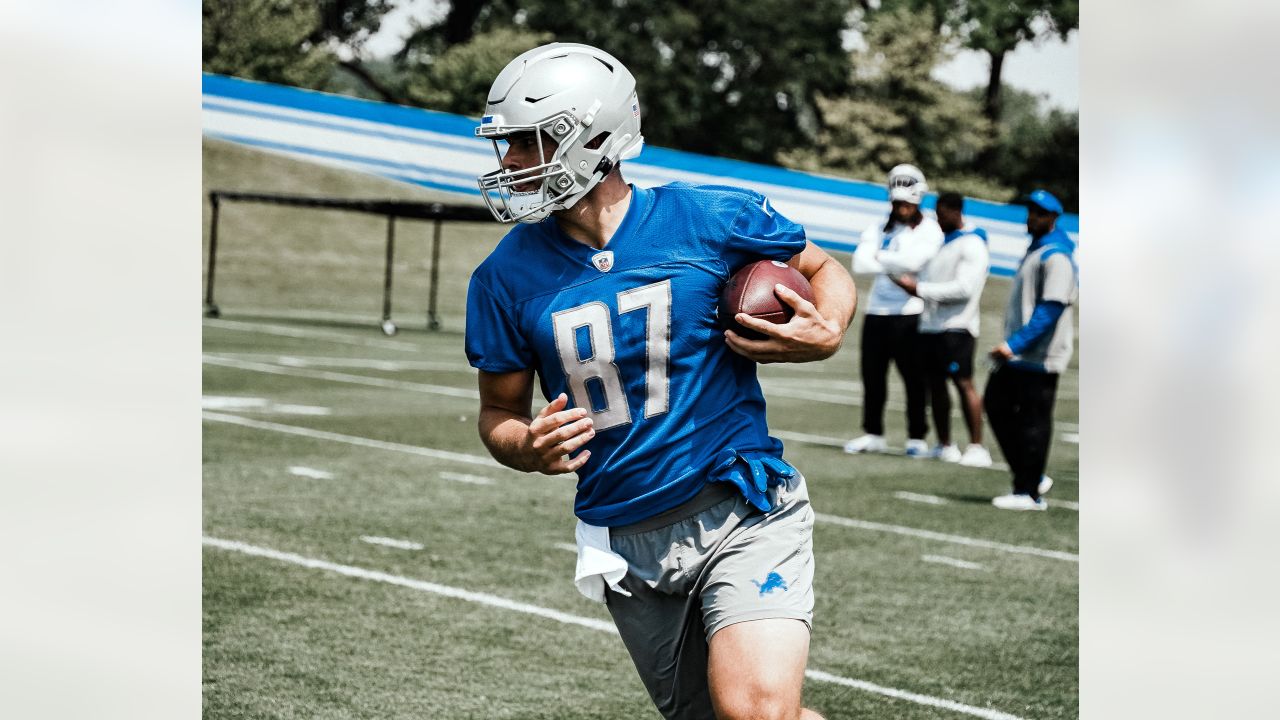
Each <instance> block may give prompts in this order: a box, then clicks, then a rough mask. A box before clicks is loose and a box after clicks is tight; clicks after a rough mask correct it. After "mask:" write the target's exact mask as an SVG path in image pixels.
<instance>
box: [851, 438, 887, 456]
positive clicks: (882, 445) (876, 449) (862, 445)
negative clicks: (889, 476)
mask: <svg viewBox="0 0 1280 720" xmlns="http://www.w3.org/2000/svg"><path fill="white" fill-rule="evenodd" d="M888 449H889V444H888V443H886V442H885V441H884V436H883V435H869V434H868V435H863V436H862V437H856V438H854V439H852V440H850V441H849V442H847V443H845V444H844V451H845V452H847V453H849V454H851V455H855V454H857V453H882V452H884V451H886V450H888Z"/></svg>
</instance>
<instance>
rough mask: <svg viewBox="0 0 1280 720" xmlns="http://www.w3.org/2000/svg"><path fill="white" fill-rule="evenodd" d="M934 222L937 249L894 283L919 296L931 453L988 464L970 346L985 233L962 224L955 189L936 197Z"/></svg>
mask: <svg viewBox="0 0 1280 720" xmlns="http://www.w3.org/2000/svg"><path fill="white" fill-rule="evenodd" d="M937 208H938V209H937V215H938V226H939V227H940V228H942V232H943V233H944V235H943V238H942V248H941V249H940V250H938V254H937V255H934V256H933V259H931V260H929V262H928V263H926V264H925V266H924V268H922V269H921V270H920V273H919V275H918V276H914V277H913V276H911V275H903V276H901V277H895V278H894V280H895V282H897V283H898V285H899V286H900V287H901V288H902V289H903V290H906V291H907V292H908V293H910V294H911V295H914V296H916V297H918V298H920V299H921V300H923V301H924V312H923V313H921V315H920V345H921V351H922V362H923V364H924V374H925V378H926V380H927V383H928V386H929V397H930V399H931V401H932V405H933V425H934V429H935V430H936V431H937V433H938V445H937V447H935V448H934V449H933V452H932V455H933V456H934V457H937V458H938V459H940V460H943V461H946V462H959V463H960V464H961V465H967V466H970V467H991V453H989V452H987V449H986V448H985V447H983V445H982V396H981V395H979V394H978V389H977V388H976V387H974V385H973V351H974V343H975V340H976V339H977V337H978V317H979V307H978V306H979V304H980V303H981V300H982V288H983V286H985V285H986V283H987V272H988V271H989V270H990V267H991V256H990V254H989V253H988V252H987V233H986V231H985V230H983V229H982V228H977V227H974V226H972V225H969V226H965V223H964V214H963V213H964V198H963V197H961V196H960V195H959V194H958V193H943V194H942V195H939V196H938V206H937ZM948 379H950V380H951V382H953V383H955V386H956V391H957V392H958V393H959V396H960V410H961V412H962V413H963V414H964V420H965V424H966V425H968V428H969V447H967V448H966V449H965V451H964V453H963V454H961V452H960V448H958V447H957V446H956V445H955V444H954V443H952V441H951V394H950V392H949V391H948V390H947V380H948Z"/></svg>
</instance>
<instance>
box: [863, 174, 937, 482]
mask: <svg viewBox="0 0 1280 720" xmlns="http://www.w3.org/2000/svg"><path fill="white" fill-rule="evenodd" d="M928 189H929V187H928V185H927V184H926V183H925V179H924V173H922V172H920V169H919V168H917V167H915V166H913V165H898V166H897V167H895V168H893V170H890V171H889V201H890V203H891V205H892V206H891V210H890V212H889V217H888V218H887V219H886V221H885V223H884V224H883V225H873V226H871V227H869V228H867V229H866V230H865V231H863V233H862V238H861V240H860V241H859V242H858V247H857V249H856V250H855V251H854V253H853V272H854V273H861V274H868V273H876V279H875V280H874V281H873V282H872V284H871V293H870V295H869V297H868V301H867V314H866V318H865V319H864V321H863V325H862V344H861V356H862V388H863V414H862V429H863V431H864V432H865V433H866V434H865V435H862V436H861V437H857V438H854V439H853V440H850V441H849V442H847V443H845V446H844V451H845V452H847V453H862V452H884V451H885V450H887V449H888V445H887V443H886V442H885V439H884V404H885V399H886V397H887V395H888V383H887V380H888V374H889V363H890V362H893V364H894V365H896V366H897V367H898V372H899V373H900V374H901V375H902V381H903V384H904V385H905V386H906V390H907V438H908V439H907V443H906V451H907V455H909V456H912V457H928V455H929V445H928V443H926V442H925V440H924V437H925V435H926V434H927V433H928V432H929V425H928V422H927V421H926V419H925V405H926V404H927V402H928V388H927V385H926V383H925V377H924V373H923V370H922V368H921V363H920V348H919V321H920V313H921V312H922V311H923V310H924V301H922V300H921V299H920V298H918V297H914V296H912V295H910V294H909V293H907V291H905V290H903V289H902V288H901V287H899V286H898V285H897V284H896V283H895V282H894V281H893V280H892V279H891V277H890V276H896V275H903V274H908V273H916V272H919V271H920V269H921V268H922V267H924V265H925V263H927V262H928V261H929V260H930V258H932V257H933V256H934V254H935V253H937V252H938V248H940V247H942V229H941V228H940V227H938V223H937V222H936V221H935V220H934V219H933V218H930V217H927V216H925V215H924V214H923V213H922V212H920V203H921V201H922V200H924V195H925V193H926V192H927V191H928Z"/></svg>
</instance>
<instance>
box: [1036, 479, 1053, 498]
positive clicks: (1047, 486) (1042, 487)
mask: <svg viewBox="0 0 1280 720" xmlns="http://www.w3.org/2000/svg"><path fill="white" fill-rule="evenodd" d="M1052 489H1053V478H1051V477H1049V476H1048V475H1041V476H1040V484H1039V485H1038V486H1037V487H1036V492H1038V493H1040V494H1041V495H1044V494H1045V493H1047V492H1049V491H1050V490H1052Z"/></svg>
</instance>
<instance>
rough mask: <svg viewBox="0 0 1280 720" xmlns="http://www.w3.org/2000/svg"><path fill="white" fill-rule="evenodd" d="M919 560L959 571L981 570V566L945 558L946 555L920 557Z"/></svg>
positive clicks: (966, 561)
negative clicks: (955, 568)
mask: <svg viewBox="0 0 1280 720" xmlns="http://www.w3.org/2000/svg"><path fill="white" fill-rule="evenodd" d="M920 559H921V560H923V561H925V562H927V563H937V564H939V565H950V566H951V567H958V568H960V569H961V570H981V569H982V566H981V565H979V564H978V563H976V562H969V561H968V560H957V559H956V558H953V557H947V556H946V555H921V556H920Z"/></svg>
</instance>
